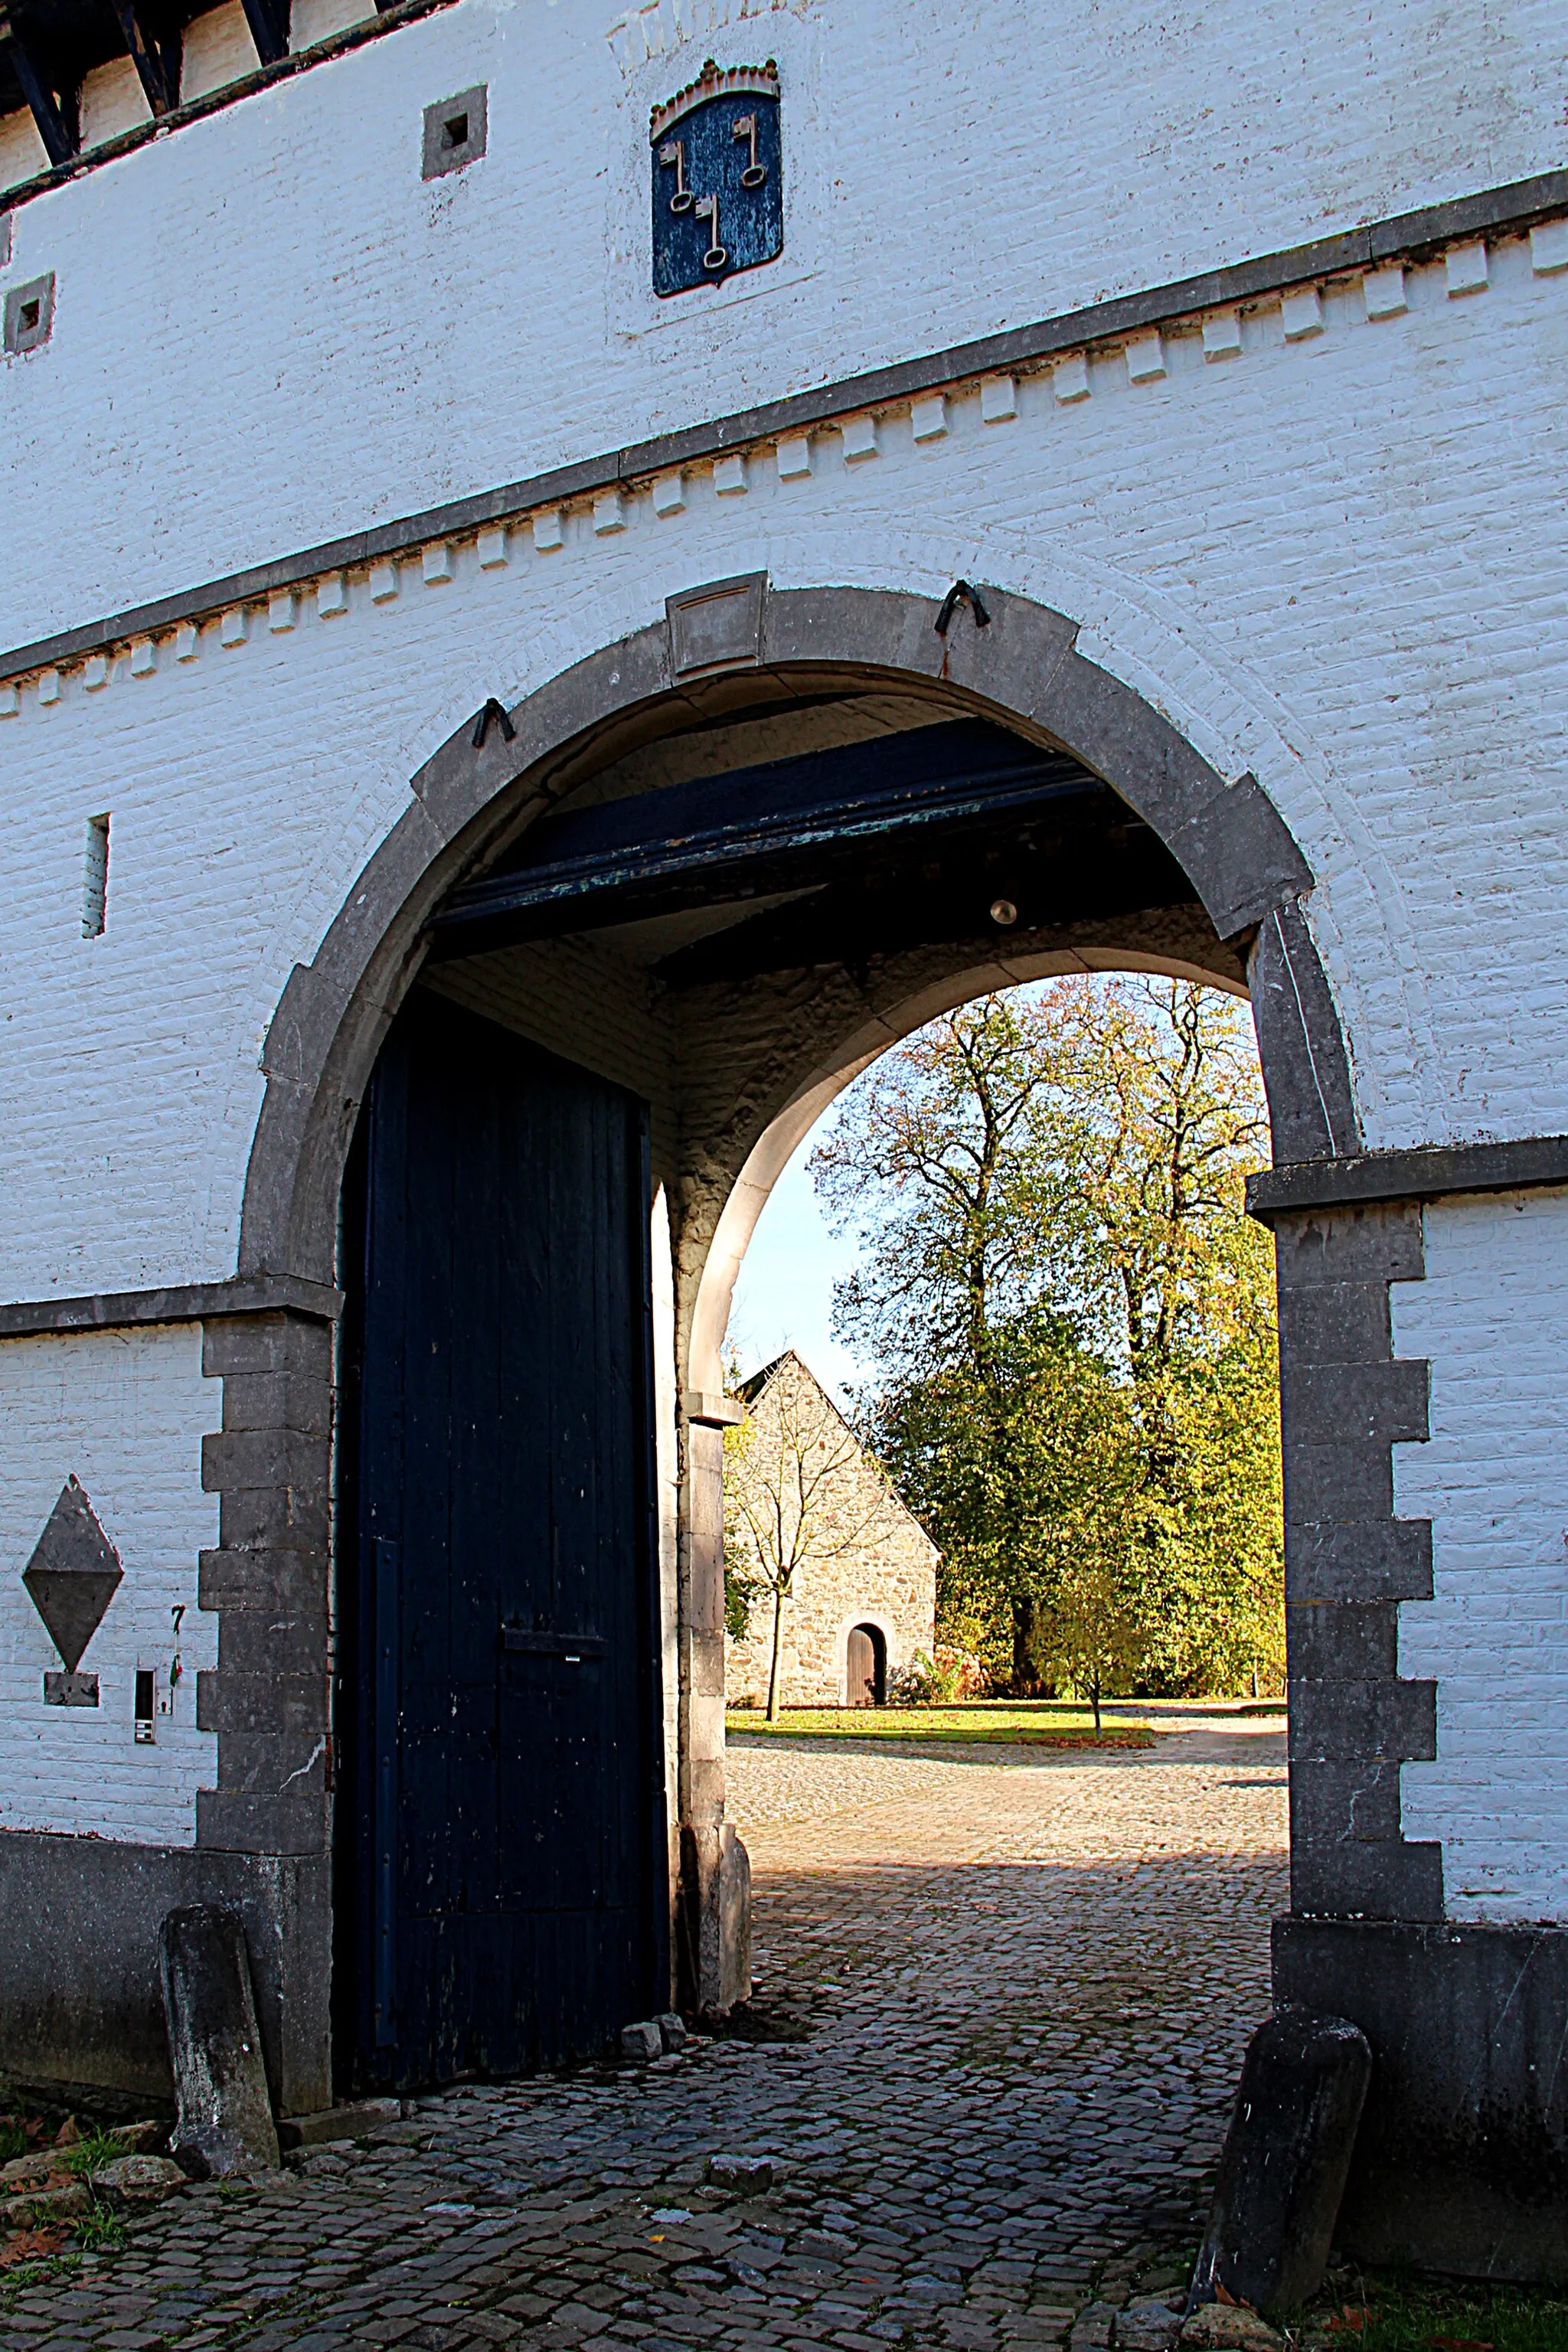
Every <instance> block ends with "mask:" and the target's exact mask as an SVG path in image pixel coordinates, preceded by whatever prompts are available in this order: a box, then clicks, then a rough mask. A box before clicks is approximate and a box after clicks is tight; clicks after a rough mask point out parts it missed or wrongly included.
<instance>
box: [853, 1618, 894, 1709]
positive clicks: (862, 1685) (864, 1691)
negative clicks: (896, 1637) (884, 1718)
mask: <svg viewBox="0 0 1568 2352" xmlns="http://www.w3.org/2000/svg"><path fill="white" fill-rule="evenodd" d="M887 1696H888V1637H887V1635H886V1634H885V1633H883V1631H882V1629H881V1627H880V1626H879V1625H870V1624H866V1625H851V1627H850V1628H849V1633H848V1638H847V1642H846V1643H845V1655H844V1703H845V1705H846V1706H883V1705H884V1704H885V1703H886V1700H887Z"/></svg>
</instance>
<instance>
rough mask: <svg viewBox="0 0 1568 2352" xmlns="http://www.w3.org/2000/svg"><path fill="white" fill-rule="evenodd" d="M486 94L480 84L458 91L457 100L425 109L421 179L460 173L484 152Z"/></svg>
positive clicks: (433, 178)
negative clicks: (465, 165)
mask: <svg viewBox="0 0 1568 2352" xmlns="http://www.w3.org/2000/svg"><path fill="white" fill-rule="evenodd" d="M487 93H488V85H487V84H486V83H484V82H479V84H478V85H477V86H476V88H474V89H460V90H459V91H458V95H457V96H456V98H444V99H443V100H441V102H440V104H439V105H438V106H427V107H426V110H425V149H424V158H423V161H422V163H421V164H420V172H421V175H422V177H423V178H425V179H426V180H438V179H439V178H440V177H441V175H442V173H444V172H460V171H461V170H462V168H463V166H464V164H465V163H475V162H477V160H478V159H479V156H481V155H482V154H483V153H484V152H485V138H486V133H487V130H488V127H489V126H488V121H487V107H486V97H487Z"/></svg>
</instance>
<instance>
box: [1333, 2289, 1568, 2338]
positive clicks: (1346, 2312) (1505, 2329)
mask: <svg viewBox="0 0 1568 2352" xmlns="http://www.w3.org/2000/svg"><path fill="white" fill-rule="evenodd" d="M1341 2292H1342V2295H1343V2300H1342V2301H1341V2302H1339V2303H1338V2304H1335V2305H1326V2304H1324V2303H1321V2302H1320V2303H1318V2304H1315V2305H1313V2306H1312V2311H1311V2315H1310V2319H1309V2320H1308V2322H1307V2325H1306V2326H1305V2327H1303V2328H1302V2329H1301V2330H1300V2336H1301V2339H1302V2340H1303V2341H1304V2342H1306V2343H1308V2344H1312V2343H1319V2344H1321V2343H1327V2344H1331V2345H1332V2346H1334V2347H1339V2346H1344V2347H1346V2352H1350V2347H1352V2346H1353V2347H1356V2352H1438V2348H1439V2347H1440V2352H1568V2300H1565V2299H1564V2298H1563V2296H1562V2295H1561V2294H1556V2295H1553V2294H1541V2293H1536V2294H1531V2293H1529V2292H1527V2291H1525V2290H1522V2289H1521V2288H1519V2287H1506V2286H1495V2287H1488V2286H1478V2285H1468V2284H1459V2283H1458V2282H1456V2283H1455V2284H1452V2285H1446V2286H1436V2285H1431V2284H1418V2283H1417V2282H1416V2281H1415V2280H1413V2279H1403V2280H1402V2279H1394V2278H1390V2277H1388V2276H1387V2275H1386V2274H1384V2275H1378V2274H1373V2276H1371V2277H1368V2278H1366V2279H1364V2280H1358V2281H1357V2282H1356V2284H1355V2286H1354V2288H1353V2289H1348V2288H1345V2287H1344V2286H1343V2285H1342V2290H1341ZM1336 2323H1337V2324H1336Z"/></svg>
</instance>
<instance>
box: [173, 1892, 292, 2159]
mask: <svg viewBox="0 0 1568 2352" xmlns="http://www.w3.org/2000/svg"><path fill="white" fill-rule="evenodd" d="M158 1953H159V1961H160V1966H161V1971H162V1975H163V2018H164V2022H165V2025H166V2026H167V2029H168V2035H169V2063H170V2065H171V2067H172V2068H173V2070H174V2092H175V2096H176V2097H177V2099H178V2101H179V2117H178V2120H177V2122H176V2123H175V2126H174V2140H173V2147H174V2154H175V2156H177V2157H178V2158H179V2160H180V2162H181V2163H182V2164H183V2165H184V2167H185V2169H186V2170H187V2171H189V2172H195V2173H196V2174H197V2175H198V2176H199V2177H201V2178H202V2179H222V2178H223V2176H224V2175H225V2174H226V2173H231V2172H264V2171H268V2172H273V2171H276V2170H277V2168H278V2162H279V2157H278V2132H277V2128H276V2126H274V2124H273V2120H272V2102H271V2100H270V2098H269V2097H268V2090H267V2071H266V2068H265V2067H264V2066H263V2064H262V2060H261V2036H260V2033H259V2032H258V2030H257V2024H256V2001H255V1998H254V1995H253V1994H252V1991H251V1987H250V1959H249V1956H248V1954H247V1951H246V1948H245V1929H244V1927H242V1926H241V1924H240V1922H239V1920H238V1919H237V1917H236V1916H235V1914H234V1913H233V1912H232V1911H219V1910H216V1909H214V1908H212V1907H210V1906H207V1905H205V1904H193V1905H192V1906H190V1907H189V1908H187V1909H184V1910H180V1911H171V1912H170V1913H169V1915H168V1916H167V1917H166V1918H165V1919H164V1921H163V1926H162V1927H160V1928H159V1930H158Z"/></svg>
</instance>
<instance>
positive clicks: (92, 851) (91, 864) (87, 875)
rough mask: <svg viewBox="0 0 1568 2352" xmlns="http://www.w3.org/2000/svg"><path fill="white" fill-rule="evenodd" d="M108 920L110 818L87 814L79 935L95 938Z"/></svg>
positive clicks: (100, 933)
mask: <svg viewBox="0 0 1568 2352" xmlns="http://www.w3.org/2000/svg"><path fill="white" fill-rule="evenodd" d="M108 920H109V818H108V816H107V814H105V815H103V816H89V818H88V821H87V854H86V858H85V861H84V871H83V876H82V891H81V935H82V937H83V939H84V940H96V939H98V938H100V937H101V935H102V931H103V928H104V925H105V924H106V923H107V921H108Z"/></svg>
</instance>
